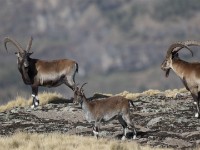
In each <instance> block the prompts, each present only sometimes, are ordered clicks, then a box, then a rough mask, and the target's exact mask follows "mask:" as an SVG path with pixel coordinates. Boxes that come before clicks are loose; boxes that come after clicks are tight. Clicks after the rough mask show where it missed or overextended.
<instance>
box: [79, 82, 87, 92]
mask: <svg viewBox="0 0 200 150" xmlns="http://www.w3.org/2000/svg"><path fill="white" fill-rule="evenodd" d="M86 84H87V82H86V83H83V85H82V86H81V88H80V91H81V90H82V88H83V86H84V85H86Z"/></svg>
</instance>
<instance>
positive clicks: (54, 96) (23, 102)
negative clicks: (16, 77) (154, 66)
mask: <svg viewBox="0 0 200 150" xmlns="http://www.w3.org/2000/svg"><path fill="white" fill-rule="evenodd" d="M183 92H186V89H184V88H183V89H174V90H166V91H164V92H162V91H159V90H147V91H144V92H142V93H130V92H128V91H124V92H122V93H119V94H117V95H121V96H124V97H126V98H128V99H132V100H134V99H135V98H137V97H138V96H145V95H149V96H151V95H155V94H158V93H161V94H164V95H165V96H167V97H175V96H176V95H177V93H183ZM104 95H107V96H113V95H112V94H104ZM38 97H39V99H40V105H45V104H47V103H49V102H51V101H56V100H61V101H65V98H64V97H63V96H62V95H61V94H59V93H56V92H54V93H48V92H43V93H40V94H39V95H38ZM31 104H32V97H30V98H29V99H25V98H23V97H20V96H18V97H16V99H15V100H12V101H10V102H8V103H7V104H6V105H3V106H0V112H2V111H5V110H9V109H12V108H13V107H25V106H30V105H31Z"/></svg>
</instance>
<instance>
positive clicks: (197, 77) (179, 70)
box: [161, 41, 200, 118]
mask: <svg viewBox="0 0 200 150" xmlns="http://www.w3.org/2000/svg"><path fill="white" fill-rule="evenodd" d="M188 46H200V42H197V41H186V42H177V43H174V44H172V45H171V46H170V47H169V49H168V51H167V55H166V57H165V60H164V61H163V63H162V65H161V69H162V70H164V71H165V72H166V77H168V75H169V72H170V69H172V70H173V71H174V72H175V73H176V75H178V76H179V77H180V79H181V80H182V82H183V84H184V85H185V87H186V89H187V90H188V91H190V93H191V95H192V97H193V99H194V101H195V102H194V103H195V105H196V107H197V113H195V117H197V118H199V117H200V108H199V103H200V63H198V62H186V61H184V60H181V59H180V58H179V56H178V51H179V50H181V49H183V48H186V49H187V50H189V51H190V52H191V54H192V56H193V52H192V51H191V50H190V48H189V47H188Z"/></svg>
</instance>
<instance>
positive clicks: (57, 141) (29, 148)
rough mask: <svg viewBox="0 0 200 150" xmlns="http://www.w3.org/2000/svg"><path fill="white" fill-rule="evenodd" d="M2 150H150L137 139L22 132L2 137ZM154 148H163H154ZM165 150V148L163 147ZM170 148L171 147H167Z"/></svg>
mask: <svg viewBox="0 0 200 150" xmlns="http://www.w3.org/2000/svg"><path fill="white" fill-rule="evenodd" d="M0 145H1V147H0V150H4V149H9V150H40V149H43V150H65V149H69V150H88V149H91V150H93V149H95V150H133V149H134V150H150V149H152V148H151V147H149V146H141V145H139V144H137V143H136V142H135V141H132V140H131V141H119V140H108V139H99V140H97V139H95V138H94V137H83V136H72V135H66V134H61V133H48V134H39V133H22V132H18V133H15V134H14V135H12V136H7V137H5V136H1V137H0ZM153 149H154V150H161V149H159V148H153ZM162 150H164V149H162ZM167 150H170V149H167Z"/></svg>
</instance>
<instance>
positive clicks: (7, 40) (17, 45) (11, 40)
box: [4, 37, 23, 52]
mask: <svg viewBox="0 0 200 150" xmlns="http://www.w3.org/2000/svg"><path fill="white" fill-rule="evenodd" d="M8 42H11V43H12V44H13V45H14V46H16V47H17V49H18V50H19V51H20V52H23V48H22V47H21V45H20V44H19V43H18V42H17V41H15V40H13V39H11V38H9V37H5V38H4V46H5V49H6V51H8V49H7V43H8Z"/></svg>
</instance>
